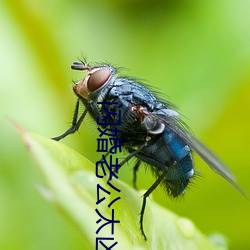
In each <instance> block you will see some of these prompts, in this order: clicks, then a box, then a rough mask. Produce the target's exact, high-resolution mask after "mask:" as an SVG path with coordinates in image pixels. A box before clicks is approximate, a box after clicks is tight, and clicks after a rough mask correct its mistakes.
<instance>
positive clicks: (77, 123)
mask: <svg viewBox="0 0 250 250" xmlns="http://www.w3.org/2000/svg"><path fill="white" fill-rule="evenodd" d="M79 104H80V100H79V99H78V100H77V102H76V106H75V110H74V116H73V120H72V123H71V127H70V128H69V129H68V130H67V131H66V132H65V133H63V134H62V135H59V136H57V137H53V138H51V139H53V140H55V141H59V140H61V139H63V138H64V137H66V136H68V135H69V134H73V133H75V132H76V131H77V130H78V129H79V127H80V125H81V123H82V121H83V119H84V117H85V116H86V114H87V112H88V110H89V105H87V106H86V109H85V110H84V112H83V113H82V114H81V116H80V118H79V120H77V119H78V112H79Z"/></svg>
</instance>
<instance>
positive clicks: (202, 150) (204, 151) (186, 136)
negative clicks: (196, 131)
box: [153, 112, 248, 198]
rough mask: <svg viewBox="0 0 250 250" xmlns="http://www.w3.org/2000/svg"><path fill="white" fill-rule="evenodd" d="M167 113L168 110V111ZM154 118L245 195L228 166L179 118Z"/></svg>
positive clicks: (158, 115) (160, 115) (159, 116)
mask: <svg viewBox="0 0 250 250" xmlns="http://www.w3.org/2000/svg"><path fill="white" fill-rule="evenodd" d="M168 113H169V112H168ZM153 116H154V117H155V119H158V121H159V122H162V123H163V124H164V125H165V126H166V127H169V128H170V129H171V130H173V131H174V132H175V133H176V134H177V135H178V136H179V137H180V138H181V139H182V140H184V141H185V142H186V143H187V144H188V145H189V146H190V148H192V149H193V150H194V151H195V152H196V153H197V154H198V155H199V156H200V157H201V158H202V159H203V160H204V161H205V162H206V163H207V164H208V165H209V166H210V167H211V168H212V169H213V170H214V171H215V172H216V173H218V174H219V175H221V176H222V177H223V178H224V179H226V180H227V181H228V182H229V183H231V184H232V185H233V186H234V187H235V188H236V189H237V190H238V191H239V192H240V193H241V194H242V195H243V196H245V197H246V198H248V197H247V195H246V194H245V193H244V192H243V191H242V189H241V188H240V187H239V186H238V185H237V183H236V178H235V176H234V175H233V173H232V172H231V171H230V170H229V169H228V167H227V166H226V165H225V164H224V163H223V162H222V161H221V160H220V159H219V158H218V157H217V156H216V155H215V154H214V153H213V152H212V151H211V150H210V149H208V148H207V147H206V146H205V145H204V144H203V143H202V142H200V141H199V140H198V139H196V138H195V137H194V136H193V135H192V134H191V133H190V132H189V131H188V129H187V128H186V127H185V125H183V123H182V122H181V120H180V118H179V117H177V116H171V115H167V116H163V115H162V114H156V113H155V114H153Z"/></svg>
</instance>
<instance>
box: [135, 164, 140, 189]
mask: <svg viewBox="0 0 250 250" xmlns="http://www.w3.org/2000/svg"><path fill="white" fill-rule="evenodd" d="M140 165H141V161H140V160H137V162H136V164H135V166H134V171H133V186H134V189H137V188H136V172H137V171H138V169H139V167H140Z"/></svg>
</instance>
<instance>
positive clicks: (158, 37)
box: [0, 0, 250, 250]
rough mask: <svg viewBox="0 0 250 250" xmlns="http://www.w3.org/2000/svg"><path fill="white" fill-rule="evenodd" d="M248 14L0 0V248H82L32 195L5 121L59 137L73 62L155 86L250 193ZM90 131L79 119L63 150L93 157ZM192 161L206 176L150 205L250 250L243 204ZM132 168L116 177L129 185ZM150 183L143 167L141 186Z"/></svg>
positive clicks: (223, 3) (229, 4)
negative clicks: (118, 69) (105, 67)
mask: <svg viewBox="0 0 250 250" xmlns="http://www.w3.org/2000/svg"><path fill="white" fill-rule="evenodd" d="M249 13H250V1H247V0H238V1H233V0H220V1H216V0H210V1H194V0H187V1H184V0H183V1H181V0H177V1H168V0H167V1H164V0H162V1H146V0H136V1H132V0H129V1H128V0H121V1H115V0H109V1H100V0H99V1H80V0H78V1H69V0H68V1H59V0H54V1H48V0H38V1H36V2H34V1H28V0H26V1H1V2H0V31H1V33H0V66H1V67H0V71H1V74H0V95H1V99H0V126H1V127H0V155H1V157H0V161H1V163H0V249H26V250H27V249H60V250H64V249H65V250H66V249H80V248H81V245H82V238H81V235H80V234H79V233H78V232H77V231H76V230H75V229H74V228H73V227H72V226H71V225H70V224H69V223H68V222H67V221H66V220H65V219H64V218H63V217H62V216H61V215H60V214H59V213H57V211H56V210H55V209H54V208H53V207H52V206H51V205H50V204H47V202H46V201H44V200H43V198H42V197H41V196H40V195H39V193H38V192H37V191H36V189H35V184H36V183H38V182H39V179H40V178H39V173H38V172H37V171H36V169H35V168H34V163H33V162H32V160H31V159H30V156H29V155H28V153H27V151H26V149H25V147H24V145H23V142H22V141H21V139H20V137H19V135H18V134H17V132H16V131H15V129H14V128H13V126H12V125H11V124H10V122H9V121H8V117H10V118H12V119H14V120H15V121H16V122H17V123H18V124H20V125H21V126H22V127H24V128H25V129H27V130H30V131H33V132H36V133H39V134H42V135H45V136H47V137H52V136H56V135H59V134H61V133H62V132H64V131H65V130H66V129H67V128H68V127H69V124H70V121H71V118H72V114H73V109H74V104H75V100H76V98H75V96H74V94H73V93H72V90H71V88H72V80H77V79H80V78H81V77H82V76H83V75H82V72H75V71H72V70H71V69H70V65H71V63H72V62H73V61H74V60H77V58H79V57H80V58H82V55H84V56H86V57H87V59H88V62H96V61H97V62H98V61H108V62H110V63H112V64H115V65H117V66H123V67H125V68H127V69H126V70H125V71H123V72H124V74H126V75H131V76H136V77H138V78H141V79H146V80H147V82H148V83H150V84H151V85H153V86H154V87H156V88H157V89H158V90H161V92H162V93H164V94H165V95H167V96H168V97H169V99H170V100H171V101H172V102H174V103H175V104H176V105H177V106H178V107H179V109H180V111H181V113H183V114H184V115H185V118H184V120H185V121H186V122H187V123H188V125H189V126H190V127H191V128H192V130H193V132H194V133H195V134H196V136H197V137H199V138H200V139H202V141H204V142H205V143H206V144H207V145H208V146H209V147H210V148H211V149H212V150H213V151H214V152H216V153H217V154H218V155H219V156H220V157H221V158H222V159H223V160H224V161H225V162H226V163H227V164H228V165H229V166H230V168H231V169H232V171H233V172H234V173H235V175H236V176H237V179H238V183H239V185H240V186H241V187H242V188H243V189H244V190H245V192H246V193H247V194H248V195H250V186H249V175H250V174H249V173H250V172H249V167H250V163H249V159H248V156H249V151H250V150H249V149H250V146H249V141H250V129H249V122H250V117H249V110H250V15H249ZM93 124H94V123H93V122H91V121H90V120H89V119H88V120H86V122H84V125H83V126H82V127H81V129H80V133H76V134H74V135H72V136H70V137H68V138H66V139H65V140H64V141H63V143H65V144H67V145H69V146H72V147H73V148H75V149H77V150H78V151H79V152H80V153H82V154H83V155H85V156H86V157H88V158H89V159H91V160H92V161H96V160H97V159H99V157H98V156H97V154H96V152H95V149H96V145H95V143H94V140H93V138H95V137H96V136H97V134H96V130H95V126H94V125H93ZM92 142H93V143H92ZM91 144H92V145H91ZM195 160H196V166H197V169H198V171H199V172H202V175H203V177H202V178H198V179H197V180H195V181H194V183H193V185H192V187H191V188H190V190H188V191H187V192H186V195H185V196H184V198H180V199H178V200H177V201H174V200H172V199H170V198H169V197H167V196H166V195H165V193H164V190H162V189H161V188H158V189H157V191H156V192H154V194H153V198H154V199H155V200H156V201H157V202H159V203H160V204H161V205H163V206H165V207H167V208H169V209H171V210H173V211H175V212H176V213H177V214H179V215H181V216H184V217H189V218H190V219H192V220H193V221H194V223H195V224H196V225H197V226H198V227H199V228H200V229H201V230H202V231H203V232H204V233H206V234H210V233H213V232H220V233H222V234H224V235H226V237H227V238H228V240H229V242H230V249H250V240H249V232H250V202H249V201H247V200H246V199H244V197H242V196H241V195H240V194H239V193H238V192H237V191H236V190H235V189H234V188H233V187H232V186H231V185H230V184H228V183H227V182H226V181H224V180H223V179H222V178H221V177H219V176H218V175H216V174H214V173H213V172H212V171H211V170H210V169H209V168H208V167H207V166H206V165H205V164H204V163H203V162H202V161H201V160H200V159H198V158H197V157H196V158H195ZM132 166H133V165H132V164H129V165H126V167H124V168H123V169H122V170H121V172H120V174H119V176H120V178H121V179H123V180H124V181H125V182H127V183H130V184H131V183H132ZM153 180H154V178H153V177H152V176H151V173H150V171H149V170H148V171H146V174H145V170H144V169H143V168H142V169H141V170H140V173H139V176H138V186H139V187H140V188H145V189H146V188H147V187H149V186H150V184H151V183H152V182H153ZM138 213H139V211H138Z"/></svg>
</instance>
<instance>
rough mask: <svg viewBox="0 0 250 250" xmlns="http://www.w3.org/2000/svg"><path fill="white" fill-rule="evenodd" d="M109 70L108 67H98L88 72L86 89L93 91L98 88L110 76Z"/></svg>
mask: <svg viewBox="0 0 250 250" xmlns="http://www.w3.org/2000/svg"><path fill="white" fill-rule="evenodd" d="M110 74H111V72H110V71H109V70H108V69H105V68H103V69H98V70H97V71H95V72H93V73H91V74H90V76H89V79H88V83H87V86H88V90H89V91H90V92H93V91H95V90H97V89H99V88H100V87H101V86H102V85H103V84H104V83H105V82H106V81H107V80H108V79H109V77H110Z"/></svg>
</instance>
